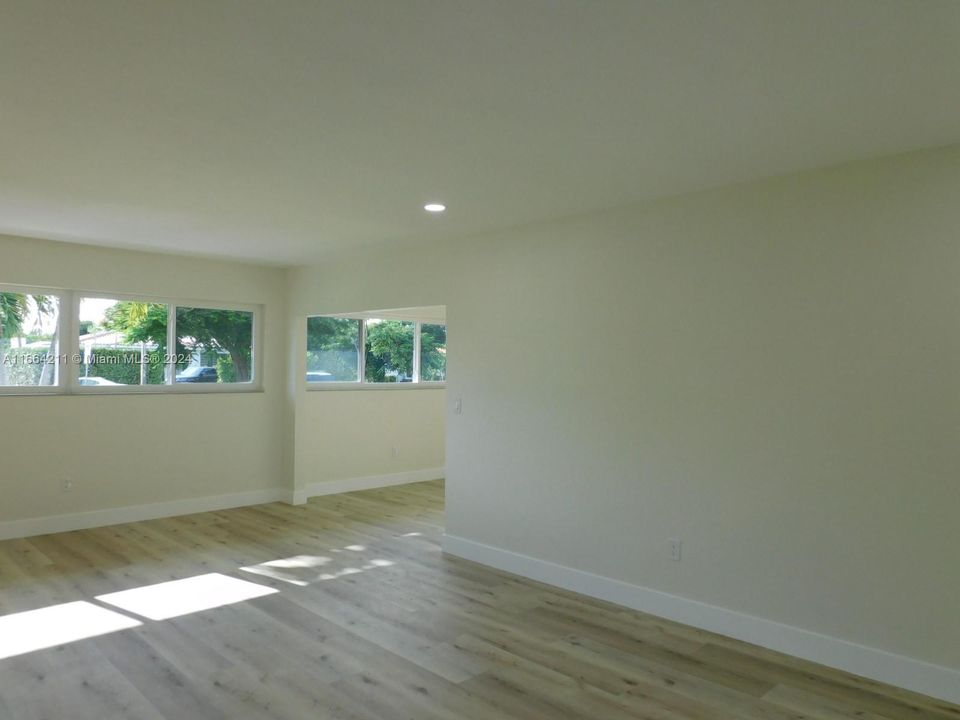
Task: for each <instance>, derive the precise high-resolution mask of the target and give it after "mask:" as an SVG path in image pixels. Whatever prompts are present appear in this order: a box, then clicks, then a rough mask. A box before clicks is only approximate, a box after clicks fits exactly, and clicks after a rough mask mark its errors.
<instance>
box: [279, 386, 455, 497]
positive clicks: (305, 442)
mask: <svg viewBox="0 0 960 720" xmlns="http://www.w3.org/2000/svg"><path fill="white" fill-rule="evenodd" d="M445 398H446V391H445V390H442V389H429V390H428V389H420V388H412V389H406V388H404V389H402V390H342V391H341V390H318V391H311V392H309V393H305V396H304V397H303V403H302V407H301V410H300V412H299V414H298V415H297V455H296V468H297V475H298V483H299V485H300V486H302V487H307V486H309V485H311V484H314V483H323V482H330V481H334V480H349V479H353V478H363V477H371V476H382V475H391V474H394V473H402V472H409V471H412V470H428V469H436V468H442V467H443V458H444V446H445V444H446V400H445ZM393 448H397V449H398V450H399V455H398V456H397V457H394V456H393Z"/></svg>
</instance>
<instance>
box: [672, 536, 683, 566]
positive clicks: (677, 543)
mask: <svg viewBox="0 0 960 720" xmlns="http://www.w3.org/2000/svg"><path fill="white" fill-rule="evenodd" d="M682 554H683V541H681V540H670V559H671V560H676V561H677V562H679V561H680V558H681V556H682Z"/></svg>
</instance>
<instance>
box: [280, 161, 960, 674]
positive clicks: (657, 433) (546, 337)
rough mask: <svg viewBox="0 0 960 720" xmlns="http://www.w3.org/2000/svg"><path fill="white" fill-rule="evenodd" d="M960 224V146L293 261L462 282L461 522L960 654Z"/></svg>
mask: <svg viewBox="0 0 960 720" xmlns="http://www.w3.org/2000/svg"><path fill="white" fill-rule="evenodd" d="M958 232H960V149H958V148H951V149H947V150H939V151H931V152H922V153H917V154H912V155H905V156H901V157H897V158H892V159H887V160H882V161H876V162H871V163H862V164H857V165H851V166H848V167H843V168H838V169H831V170H827V171H822V172H814V173H808V174H803V175H798V176H793V177H788V178H784V179H777V180H773V181H767V182H762V183H756V184H751V185H746V186H741V187H736V188H731V189H726V190H722V191H714V192H708V193H702V194H699V195H694V196H688V197H685V198H681V199H675V200H670V201H665V202H660V203H656V204H654V205H651V206H646V207H635V208H628V209H622V210H618V211H612V212H605V213H597V214H594V215H591V216H589V217H581V218H577V219H572V220H567V221H564V222H556V223H551V224H544V225H539V226H534V227H529V228H524V229H519V230H515V231H511V232H505V233H501V234H498V235H494V236H489V237H484V238H474V239H471V240H470V241H469V242H467V241H464V242H459V243H448V244H436V245H434V246H432V247H428V248H418V249H416V250H415V251H411V250H409V249H405V250H402V251H397V252H377V253H367V254H365V253H357V254H355V255H353V256H351V257H346V258H343V259H341V261H339V262H336V263H327V264H325V265H324V266H321V267H316V268H312V269H302V270H299V271H296V272H294V273H292V275H291V278H292V283H293V286H294V297H295V298H297V300H296V301H295V303H294V304H295V306H298V307H299V308H300V309H301V310H302V308H303V303H304V302H305V301H306V300H308V299H309V300H312V303H313V304H315V305H316V306H317V307H321V308H323V309H324V310H329V311H345V310H351V309H356V308H359V307H391V306H404V305H429V304H446V306H447V318H448V324H449V350H448V357H449V377H450V380H449V382H448V394H449V402H448V420H449V426H448V441H447V459H446V465H447V477H448V482H447V493H448V519H447V522H448V528H447V530H448V532H449V533H451V534H453V535H457V536H460V537H463V538H467V539H470V540H474V541H478V542H481V543H486V544H489V545H493V546H496V547H500V548H504V549H507V550H510V551H512V552H515V553H522V554H524V555H529V556H532V557H535V558H540V559H544V560H549V561H553V562H556V563H561V564H564V565H568V566H572V567H574V568H579V569H583V570H588V571H590V572H593V573H598V574H601V575H606V576H609V577H612V578H617V579H621V580H624V581H627V582H629V583H635V584H639V585H643V586H646V587H649V588H654V589H657V590H661V591H664V592H667V593H672V594H676V595H680V596H684V597H687V598H692V599H695V600H700V601H703V602H706V603H710V604H714V605H718V606H721V607H725V608H730V609H733V610H738V611H741V612H743V613H747V614H750V615H755V616H760V617H763V618H768V619H771V620H774V621H777V622H781V623H785V624H788V625H793V626H797V627H800V628H805V629H809V630H813V631H816V632H819V633H824V634H826V635H831V636H834V637H839V638H843V639H847V640H851V641H854V642H857V643H862V644H864V645H868V646H871V647H874V648H880V649H885V650H889V651H892V652H894V653H900V654H904V655H907V656H911V657H914V658H920V659H923V660H927V661H929V662H932V663H938V664H942V665H946V666H949V667H954V668H960V624H958V623H957V616H956V611H957V604H956V598H957V597H960V563H957V562H956V548H957V547H960V523H958V522H957V521H956V513H957V508H958V507H960V483H958V480H957V477H958V475H957V473H958V468H960V332H958V328H960V326H958V318H960V281H958V278H960V242H958V240H957V238H958ZM424 258H429V259H430V260H429V263H425V261H424ZM427 268H429V273H427V272H426V269H427ZM427 276H428V277H429V281H428V282H423V278H425V277H427ZM413 278H419V279H420V282H415V281H414V280H413ZM298 304H299V305H298ZM308 304H309V303H308ZM457 397H462V399H463V414H462V416H454V415H452V414H450V413H449V405H450V404H451V403H452V401H453V400H454V399H455V398H457ZM668 538H680V539H682V540H683V542H684V559H683V560H682V562H679V563H676V562H671V561H670V560H669V559H668V553H667V541H668Z"/></svg>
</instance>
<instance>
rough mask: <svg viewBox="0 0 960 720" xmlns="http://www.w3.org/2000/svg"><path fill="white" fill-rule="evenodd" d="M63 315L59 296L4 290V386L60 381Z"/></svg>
mask: <svg viewBox="0 0 960 720" xmlns="http://www.w3.org/2000/svg"><path fill="white" fill-rule="evenodd" d="M59 317H60V303H59V301H58V299H57V298H55V297H51V296H49V295H29V294H24V293H14V292H0V387H4V386H5V387H13V386H15V387H38V386H45V385H56V384H57V374H58V372H59V364H58V358H57V356H58V355H59V354H60V342H59V322H58V321H59Z"/></svg>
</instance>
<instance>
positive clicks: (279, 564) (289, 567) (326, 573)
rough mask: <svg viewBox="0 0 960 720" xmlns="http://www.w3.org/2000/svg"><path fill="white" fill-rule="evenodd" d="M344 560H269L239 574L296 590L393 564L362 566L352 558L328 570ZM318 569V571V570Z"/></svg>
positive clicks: (353, 547) (295, 557)
mask: <svg viewBox="0 0 960 720" xmlns="http://www.w3.org/2000/svg"><path fill="white" fill-rule="evenodd" d="M366 549H367V548H366V547H365V546H363V545H347V546H346V547H344V548H342V549H337V548H331V550H330V553H331V554H334V553H342V551H343V550H348V551H350V552H353V553H360V552H364V551H366ZM345 561H346V557H345V556H342V557H340V558H339V560H336V559H332V558H329V557H327V556H325V555H293V556H292V557H288V558H279V559H277V560H268V561H267V562H262V563H259V564H257V565H248V566H246V567H242V568H240V570H241V571H242V572H247V573H251V574H252V575H261V576H263V577H268V578H270V579H271V580H279V581H280V582H285V583H289V584H290V585H296V586H298V587H307V586H308V585H310V584H312V583H315V582H320V581H323V580H335V579H337V578H339V577H344V576H346V575H356V574H357V573H362V572H364V571H365V570H374V569H376V568H383V567H390V566H391V565H394V564H395V563H394V562H393V561H392V560H383V559H381V558H374V559H372V560H369V561H367V562H364V563H358V562H356V559H354V558H351V559H350V560H349V561H348V562H349V565H348V566H346V567H331V563H333V564H335V563H337V562H340V563H343V562H345ZM318 568H319V570H318Z"/></svg>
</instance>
